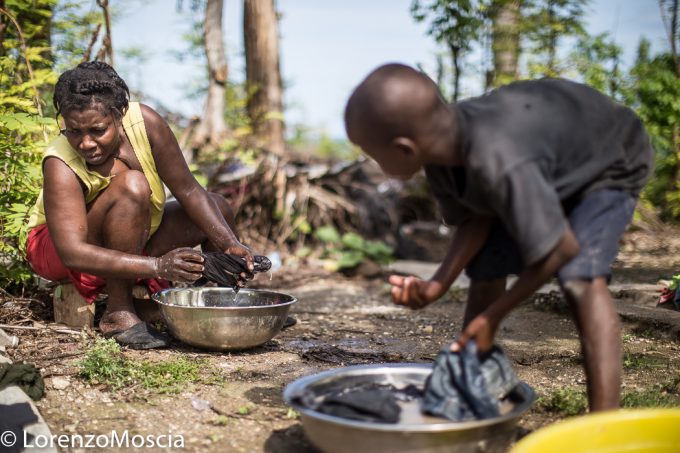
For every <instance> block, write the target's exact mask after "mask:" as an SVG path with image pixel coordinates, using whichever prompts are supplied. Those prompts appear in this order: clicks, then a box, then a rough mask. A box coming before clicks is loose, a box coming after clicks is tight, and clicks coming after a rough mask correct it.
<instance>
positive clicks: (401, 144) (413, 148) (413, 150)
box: [392, 137, 419, 158]
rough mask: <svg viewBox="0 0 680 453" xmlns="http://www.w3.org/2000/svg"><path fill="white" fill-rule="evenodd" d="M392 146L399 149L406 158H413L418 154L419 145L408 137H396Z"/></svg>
mask: <svg viewBox="0 0 680 453" xmlns="http://www.w3.org/2000/svg"><path fill="white" fill-rule="evenodd" d="M392 146H394V147H395V148H396V149H398V150H399V151H400V152H401V153H402V154H403V155H404V156H405V157H410V158H413V157H414V156H415V155H416V154H418V152H419V149H418V145H417V144H416V143H415V142H414V141H413V140H411V139H410V138H408V137H395V138H394V139H393V140H392Z"/></svg>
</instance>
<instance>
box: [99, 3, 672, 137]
mask: <svg viewBox="0 0 680 453" xmlns="http://www.w3.org/2000/svg"><path fill="white" fill-rule="evenodd" d="M93 3H94V1H93ZM142 3H143V4H142ZM176 3H177V2H176V0H148V1H145V2H130V3H126V6H125V10H124V11H123V12H122V14H121V16H120V17H119V18H118V19H117V20H116V21H115V22H114V26H113V44H114V48H115V49H116V50H117V51H118V52H120V50H121V49H123V48H128V47H132V46H136V47H141V48H143V49H144V50H145V52H146V54H147V56H148V61H147V62H145V63H144V64H142V65H141V66H139V67H132V66H131V65H129V64H127V65H126V64H123V62H121V63H120V64H118V63H117V66H118V68H119V70H120V71H121V73H122V74H123V76H124V77H125V79H126V81H127V82H128V83H129V85H130V86H131V88H133V89H137V90H142V91H144V92H146V93H149V94H150V95H151V96H152V97H153V98H156V99H158V100H159V101H161V102H162V103H163V104H165V105H166V106H168V107H169V108H170V109H172V110H175V111H180V112H183V113H184V114H186V115H192V114H200V112H201V110H202V101H201V100H198V99H194V100H192V99H188V97H187V89H186V87H187V85H188V84H189V83H190V81H191V80H194V79H195V78H197V77H198V76H199V75H200V74H201V71H202V70H204V69H203V68H202V67H200V66H199V65H196V64H187V63H180V62H178V61H177V60H176V59H175V58H174V57H173V56H172V55H171V53H170V52H171V51H173V50H175V51H176V50H181V49H183V48H185V47H186V45H185V44H184V43H183V42H182V34H184V33H185V32H186V31H187V30H188V27H189V21H188V19H187V14H188V13H187V10H188V6H189V5H190V3H191V0H184V4H185V5H184V8H185V11H184V13H179V12H177V10H176ZM241 3H242V2H241V0H225V11H224V21H223V26H224V30H225V35H226V36H225V40H226V46H227V58H228V62H229V65H230V74H231V77H232V78H233V79H234V80H236V81H240V80H242V78H243V73H244V63H243V56H242V50H241V49H242V9H241V8H242V6H241ZM410 3H411V0H343V1H331V0H283V1H281V0H279V1H278V2H277V5H278V9H279V11H280V12H281V13H282V20H281V22H280V35H281V41H280V51H281V70H282V75H283V78H284V83H285V84H286V86H287V89H286V94H285V96H286V97H285V102H286V105H287V107H288V108H287V111H286V121H287V122H288V123H302V124H305V125H307V126H309V127H311V128H313V130H315V131H317V132H318V131H321V130H324V131H326V132H327V133H328V134H329V135H331V136H332V137H335V138H343V137H344V130H343V126H342V110H343V108H344V102H345V100H346V98H347V96H348V94H349V92H350V91H351V89H352V88H353V87H354V86H355V85H356V84H357V83H358V82H359V81H360V80H361V79H362V78H363V77H364V76H365V75H366V74H367V73H368V72H369V71H370V70H372V69H373V68H375V67H376V66H378V65H380V64H382V63H386V62H391V61H392V62H394V61H398V62H402V63H406V64H410V65H416V64H420V65H422V67H423V68H424V69H425V70H426V71H433V70H434V68H435V56H436V54H437V52H438V51H439V48H438V46H437V45H436V44H435V43H434V42H433V41H432V39H431V38H430V37H428V36H427V35H426V34H425V31H426V26H425V25H423V24H416V23H415V22H414V21H413V19H412V18H411V16H410V14H409V5H410ZM587 28H588V31H589V32H590V33H601V32H609V33H610V34H611V35H612V36H613V37H614V39H615V40H616V42H617V43H618V44H619V45H621V46H622V47H623V49H624V59H625V60H626V61H627V62H630V61H632V59H633V58H634V54H635V49H636V47H637V43H638V42H639V39H640V37H641V36H646V37H647V38H648V39H649V40H650V41H651V42H652V46H653V49H656V50H660V49H663V48H665V47H667V44H666V38H665V34H664V29H663V24H662V22H661V19H660V13H659V6H658V2H657V0H591V3H590V6H589V8H588V14H587ZM479 65H480V57H478V56H476V55H473V56H472V57H471V59H470V60H469V64H468V66H469V67H468V69H469V71H474V70H475V69H478V68H479ZM476 79H477V78H475V80H476ZM463 90H464V92H463V94H464V95H465V96H472V95H476V94H479V90H480V87H479V86H477V84H476V83H475V82H473V79H472V78H469V79H466V80H465V81H464V84H463Z"/></svg>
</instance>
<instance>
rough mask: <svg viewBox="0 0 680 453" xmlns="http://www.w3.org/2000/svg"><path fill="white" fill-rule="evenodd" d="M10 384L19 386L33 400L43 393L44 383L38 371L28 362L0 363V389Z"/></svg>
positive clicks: (40, 396)
mask: <svg viewBox="0 0 680 453" xmlns="http://www.w3.org/2000/svg"><path fill="white" fill-rule="evenodd" d="M10 385H17V386H19V388H21V390H23V391H24V392H25V393H26V394H27V395H28V396H30V397H31V398H32V399H34V400H39V399H40V398H42V397H43V396H44V395H45V383H44V382H43V378H42V376H41V375H40V371H39V370H38V369H37V368H36V367H35V365H33V364H30V363H23V362H16V363H2V364H0V390H2V389H4V388H5V387H7V386H10Z"/></svg>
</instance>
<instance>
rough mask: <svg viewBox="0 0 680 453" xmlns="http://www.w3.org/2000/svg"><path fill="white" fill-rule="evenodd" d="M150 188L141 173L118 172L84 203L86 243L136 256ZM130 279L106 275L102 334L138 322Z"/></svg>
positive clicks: (145, 223)
mask: <svg viewBox="0 0 680 453" xmlns="http://www.w3.org/2000/svg"><path fill="white" fill-rule="evenodd" d="M150 195H151V189H150V188H149V184H148V182H147V180H146V177H145V176H144V174H143V173H141V172H139V171H135V170H129V171H126V172H124V173H120V174H118V175H117V176H116V177H114V178H113V179H112V180H111V184H110V185H109V187H107V188H106V190H104V191H103V192H102V193H101V194H100V195H99V196H98V197H97V198H96V199H95V200H94V201H93V202H92V203H90V205H89V206H88V213H87V222H88V236H87V240H88V242H90V243H92V244H96V245H99V246H101V247H106V248H108V249H112V250H119V251H121V252H125V253H130V254H135V255H140V254H141V253H142V250H143V248H144V244H145V243H146V240H147V237H148V235H149V228H150V224H151V218H150V213H149V197H150ZM134 283H135V280H134V279H117V278H107V280H106V287H107V292H108V296H109V297H108V301H107V303H106V311H105V312H104V315H103V316H102V319H101V321H100V322H99V328H100V329H101V331H102V332H103V333H108V332H111V331H114V330H125V329H127V328H129V327H132V326H133V325H135V324H138V323H140V322H141V319H140V318H139V317H138V316H137V314H136V313H135V309H134V306H133V301H132V286H133V285H134Z"/></svg>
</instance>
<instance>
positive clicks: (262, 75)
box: [243, 0, 285, 156]
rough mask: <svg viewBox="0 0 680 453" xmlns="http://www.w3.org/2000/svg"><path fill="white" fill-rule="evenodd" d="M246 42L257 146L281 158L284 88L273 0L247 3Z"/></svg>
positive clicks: (244, 16)
mask: <svg viewBox="0 0 680 453" xmlns="http://www.w3.org/2000/svg"><path fill="white" fill-rule="evenodd" d="M243 42H244V46H245V60H246V89H247V92H248V104H247V110H248V116H249V118H250V121H251V128H252V135H253V137H254V139H255V145H256V146H257V147H260V148H265V149H267V150H269V151H271V152H273V153H274V154H277V155H279V156H280V155H282V154H283V153H284V151H285V142H284V137H283V135H284V121H283V86H282V83H281V70H280V67H279V33H278V20H277V17H276V8H275V5H274V0H244V3H243Z"/></svg>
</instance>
